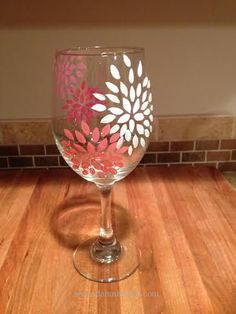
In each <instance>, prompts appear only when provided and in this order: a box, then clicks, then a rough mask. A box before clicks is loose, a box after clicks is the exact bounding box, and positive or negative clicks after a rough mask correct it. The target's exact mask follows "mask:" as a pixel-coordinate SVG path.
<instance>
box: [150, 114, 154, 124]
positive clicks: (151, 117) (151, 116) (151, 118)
mask: <svg viewBox="0 0 236 314" xmlns="http://www.w3.org/2000/svg"><path fill="white" fill-rule="evenodd" d="M149 119H150V120H151V121H152V122H153V115H152V114H150V116H149Z"/></svg>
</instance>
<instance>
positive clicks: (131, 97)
mask: <svg viewBox="0 0 236 314" xmlns="http://www.w3.org/2000/svg"><path fill="white" fill-rule="evenodd" d="M129 97H130V99H131V101H134V99H135V89H134V87H133V85H132V86H131V87H130V90H129Z"/></svg>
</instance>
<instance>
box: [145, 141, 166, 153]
mask: <svg viewBox="0 0 236 314" xmlns="http://www.w3.org/2000/svg"><path fill="white" fill-rule="evenodd" d="M168 150H169V142H151V143H150V144H149V146H148V151H149V152H165V151H168Z"/></svg>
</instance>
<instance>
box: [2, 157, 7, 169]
mask: <svg viewBox="0 0 236 314" xmlns="http://www.w3.org/2000/svg"><path fill="white" fill-rule="evenodd" d="M7 166H8V165H7V158H6V157H1V158H0V168H7Z"/></svg>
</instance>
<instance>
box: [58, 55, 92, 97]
mask: <svg viewBox="0 0 236 314" xmlns="http://www.w3.org/2000/svg"><path fill="white" fill-rule="evenodd" d="M85 70H86V65H85V64H84V63H83V59H82V57H81V56H60V57H59V59H58V61H57V64H56V77H57V93H58V95H59V96H60V97H61V98H63V99H64V98H65V97H66V95H70V94H72V93H73V92H74V89H75V86H76V84H77V82H78V80H79V79H80V78H82V77H83V76H84V72H85Z"/></svg>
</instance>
